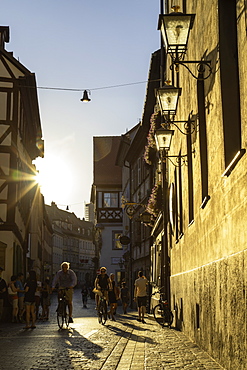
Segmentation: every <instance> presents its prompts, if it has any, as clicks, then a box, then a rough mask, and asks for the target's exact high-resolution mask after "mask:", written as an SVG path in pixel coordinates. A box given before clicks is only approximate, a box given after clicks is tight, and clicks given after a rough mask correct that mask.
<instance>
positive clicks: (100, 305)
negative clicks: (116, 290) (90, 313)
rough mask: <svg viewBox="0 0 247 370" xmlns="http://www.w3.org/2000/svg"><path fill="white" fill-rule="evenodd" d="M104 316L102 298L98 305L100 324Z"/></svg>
mask: <svg viewBox="0 0 247 370" xmlns="http://www.w3.org/2000/svg"><path fill="white" fill-rule="evenodd" d="M102 317H103V304H102V301H101V300H100V301H99V306H98V321H99V324H101V322H102Z"/></svg>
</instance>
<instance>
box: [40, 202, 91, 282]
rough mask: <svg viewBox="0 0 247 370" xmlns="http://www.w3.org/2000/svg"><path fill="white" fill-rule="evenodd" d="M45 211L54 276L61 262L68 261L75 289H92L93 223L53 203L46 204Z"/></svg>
mask: <svg viewBox="0 0 247 370" xmlns="http://www.w3.org/2000/svg"><path fill="white" fill-rule="evenodd" d="M45 209H46V212H47V214H48V218H49V220H50V223H51V224H52V229H53V234H52V249H53V254H52V271H53V275H54V274H56V272H57V271H58V270H60V269H61V263H62V262H64V261H67V262H69V263H70V267H71V269H72V270H74V272H75V273H76V275H77V280H78V285H77V286H78V287H81V286H82V285H84V284H86V285H87V286H88V287H90V286H92V284H93V280H94V275H95V270H94V258H95V246H94V243H93V224H92V223H91V222H88V221H85V220H81V219H79V218H78V217H76V215H75V214H74V213H70V212H67V211H63V210H61V209H59V208H58V207H57V205H56V204H55V203H54V202H52V204H51V206H49V205H45Z"/></svg>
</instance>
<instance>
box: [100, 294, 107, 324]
mask: <svg viewBox="0 0 247 370" xmlns="http://www.w3.org/2000/svg"><path fill="white" fill-rule="evenodd" d="M102 308H103V311H102V320H101V324H102V325H105V323H106V320H107V306H106V301H105V300H104V301H103V302H102Z"/></svg>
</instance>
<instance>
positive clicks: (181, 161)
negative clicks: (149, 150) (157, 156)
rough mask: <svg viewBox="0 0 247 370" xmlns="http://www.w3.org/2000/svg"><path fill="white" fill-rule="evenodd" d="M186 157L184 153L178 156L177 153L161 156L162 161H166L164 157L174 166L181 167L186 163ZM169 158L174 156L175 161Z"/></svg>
mask: <svg viewBox="0 0 247 370" xmlns="http://www.w3.org/2000/svg"><path fill="white" fill-rule="evenodd" d="M186 157H188V155H187V154H184V155H180V156H177V155H166V156H164V157H163V162H166V159H168V160H169V161H170V162H171V163H172V164H173V166H175V167H181V166H183V165H185V166H186V165H187V159H186ZM171 158H176V161H175V163H174V161H173V160H172V159H171Z"/></svg>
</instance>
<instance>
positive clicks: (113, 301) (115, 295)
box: [108, 274, 118, 321]
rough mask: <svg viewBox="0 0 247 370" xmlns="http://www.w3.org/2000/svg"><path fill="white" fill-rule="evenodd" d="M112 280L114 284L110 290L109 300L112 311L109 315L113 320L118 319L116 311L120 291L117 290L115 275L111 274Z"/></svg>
mask: <svg viewBox="0 0 247 370" xmlns="http://www.w3.org/2000/svg"><path fill="white" fill-rule="evenodd" d="M110 281H111V285H112V289H111V290H109V292H108V295H109V302H110V312H109V316H110V317H111V319H112V321H116V319H115V316H114V314H115V312H116V309H117V300H118V291H117V286H116V283H115V275H114V274H110Z"/></svg>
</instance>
